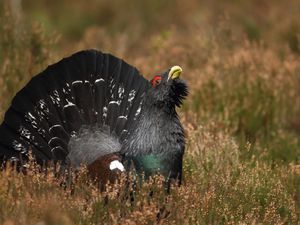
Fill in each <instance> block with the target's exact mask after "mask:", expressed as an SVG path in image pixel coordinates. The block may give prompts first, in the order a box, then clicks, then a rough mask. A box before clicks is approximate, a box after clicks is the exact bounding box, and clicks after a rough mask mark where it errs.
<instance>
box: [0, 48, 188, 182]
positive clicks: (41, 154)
mask: <svg viewBox="0 0 300 225" xmlns="http://www.w3.org/2000/svg"><path fill="white" fill-rule="evenodd" d="M181 72H182V70H181V68H180V67H179V66H174V67H172V68H171V69H170V70H168V71H167V72H165V73H163V74H160V75H156V76H155V77H154V78H153V79H152V80H151V81H150V82H149V81H147V80H146V79H145V78H143V77H142V76H141V75H140V73H139V72H138V70H137V69H136V68H134V67H132V66H130V65H128V64H127V63H126V62H124V61H123V60H121V59H119V58H117V57H115V56H113V55H110V54H104V53H101V52H99V51H96V50H87V51H81V52H78V53H75V54H74V55H72V56H70V57H68V58H65V59H62V60H61V61H60V62H58V63H56V64H54V65H51V66H49V67H48V68H47V69H46V70H45V71H43V72H42V73H40V74H38V75H37V76H35V77H34V78H32V80H31V81H30V82H29V83H28V84H27V85H26V86H25V87H24V88H23V89H22V90H21V91H19V92H18V93H17V94H16V96H15V97H14V99H13V101H12V104H11V106H10V107H9V109H8V111H7V112H6V114H5V117H4V121H3V123H2V124H1V126H0V159H1V161H2V163H4V162H7V161H15V162H17V164H19V165H21V166H22V165H23V163H24V162H26V160H27V159H28V152H29V150H31V151H32V154H33V156H34V157H35V159H36V160H37V162H38V163H39V164H44V163H45V162H47V161H61V162H62V163H64V164H66V165H72V166H73V167H78V166H80V165H81V164H87V165H88V169H89V172H90V173H91V174H92V176H93V177H95V178H98V179H99V180H100V181H101V182H102V183H105V182H106V181H107V180H113V177H114V175H115V174H117V173H118V172H119V171H124V170H126V169H128V168H129V167H131V166H132V165H130V162H133V165H134V167H135V169H136V171H137V172H138V173H139V174H141V173H142V172H144V173H145V175H146V177H148V176H150V175H153V174H155V173H157V172H160V173H161V174H163V175H164V176H165V178H166V179H167V180H170V179H178V180H179V182H180V181H181V174H182V158H183V154H184V148H185V139H184V132H183V128H182V126H181V123H180V121H179V118H178V115H177V113H176V110H175V108H176V106H177V107H179V106H180V105H181V104H182V101H183V99H184V98H185V97H186V96H187V94H188V91H187V86H186V84H185V83H184V82H183V81H182V80H180V79H179V76H180V74H181ZM124 162H127V163H124ZM123 163H124V165H127V167H126V168H124V166H123Z"/></svg>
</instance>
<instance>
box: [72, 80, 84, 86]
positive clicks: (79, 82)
mask: <svg viewBox="0 0 300 225" xmlns="http://www.w3.org/2000/svg"><path fill="white" fill-rule="evenodd" d="M74 84H82V80H75V81H73V82H72V85H74Z"/></svg>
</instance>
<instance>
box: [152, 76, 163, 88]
mask: <svg viewBox="0 0 300 225" xmlns="http://www.w3.org/2000/svg"><path fill="white" fill-rule="evenodd" d="M158 80H161V76H159V75H156V76H155V77H154V78H153V79H152V81H151V83H152V86H153V87H155V85H156V81H158Z"/></svg>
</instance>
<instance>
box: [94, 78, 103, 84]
mask: <svg viewBox="0 0 300 225" xmlns="http://www.w3.org/2000/svg"><path fill="white" fill-rule="evenodd" d="M98 82H104V79H102V78H100V79H97V80H95V84H96V83H98Z"/></svg>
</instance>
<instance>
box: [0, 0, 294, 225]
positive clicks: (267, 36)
mask: <svg viewBox="0 0 300 225" xmlns="http://www.w3.org/2000/svg"><path fill="white" fill-rule="evenodd" d="M11 2H14V1H8V0H4V1H2V2H1V3H0V4H1V7H0V13H1V14H0V24H1V26H0V33H1V35H0V87H1V88H0V117H1V118H2V116H3V114H4V112H5V110H6V109H7V107H8V106H9V103H10V101H11V99H12V97H13V96H14V94H15V93H16V92H17V91H18V90H19V89H20V88H21V87H22V86H23V85H24V84H26V82H28V80H29V79H30V78H31V77H32V76H33V75H34V74H36V73H37V72H39V71H41V70H42V69H43V68H45V67H46V66H47V65H48V64H50V63H54V62H55V61H57V60H58V59H60V58H62V57H64V56H67V55H70V54H71V53H73V52H75V51H77V50H80V49H85V48H97V49H100V50H102V51H105V52H111V53H113V54H115V55H117V56H119V57H122V58H124V59H125V60H126V61H127V62H129V63H130V64H132V65H135V66H136V67H137V68H139V69H140V70H141V72H142V73H143V74H145V76H146V77H148V78H150V77H151V76H152V75H153V74H155V73H157V72H161V71H164V70H165V69H166V68H168V67H169V66H171V65H175V64H179V65H181V66H182V67H183V68H184V73H183V78H184V79H186V80H187V82H188V84H189V86H190V96H189V97H188V99H187V101H186V102H185V105H184V107H183V108H182V109H181V110H180V115H181V118H182V121H183V124H184V127H185V130H186V134H187V143H188V145H187V149H186V154H185V163H184V183H183V185H182V186H181V187H179V188H173V190H172V193H171V194H170V195H165V193H164V192H163V191H162V189H161V188H160V186H161V180H160V179H159V178H155V179H153V180H151V181H149V182H148V183H145V184H144V186H143V187H140V188H139V189H138V190H137V191H136V194H135V201H134V202H133V203H132V202H130V201H129V200H128V199H127V198H126V194H125V192H124V188H122V185H123V183H122V184H120V185H118V186H117V187H115V188H113V189H111V190H108V191H107V192H106V193H99V192H97V190H96V189H95V187H94V186H93V185H92V184H91V183H90V182H89V181H88V180H87V179H86V173H85V171H84V169H83V171H82V172H81V174H80V175H79V177H78V179H77V180H76V181H75V184H74V185H73V186H72V187H66V188H62V187H61V181H60V180H57V179H56V178H55V176H54V174H55V172H54V171H53V170H51V169H50V170H49V171H47V173H46V172H45V173H42V174H41V173H37V172H36V171H37V168H36V166H34V165H30V168H31V169H30V170H29V174H28V175H27V176H23V175H20V174H16V173H14V172H9V171H4V172H1V173H0V205H1V207H0V223H1V224H119V223H122V224H124V223H125V224H127V223H128V224H153V223H158V224H164V223H166V224H299V223H300V218H299V215H300V117H299V115H300V114H299V113H300V95H299V90H300V20H299V15H300V14H299V13H300V3H299V1H297V0H290V1H288V2H286V1H279V0H275V1H272V2H270V1H222V2H217V1H205V0H203V1H201V2H200V1H194V0H190V1H185V3H184V4H183V3H182V2H181V1H171V0H170V1H169V0H167V1H158V0H157V1H156V0H155V1H153V0H146V1H143V2H141V1H139V0H132V1H125V0H117V1H105V0H101V1H96V0H91V1H89V3H87V2H82V1H76V2H74V1H67V0H59V1H58V0H52V1H51V4H50V3H49V1H46V0H41V1H38V3H37V1H34V0H27V1H24V4H23V5H22V8H21V9H20V8H19V7H18V5H13V4H10V3H11ZM15 2H18V1H15ZM150 190H154V195H153V197H152V198H150V197H149V192H150ZM158 218H159V219H158Z"/></svg>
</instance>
